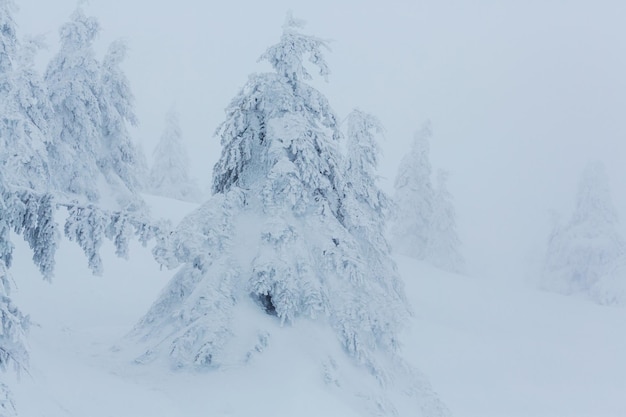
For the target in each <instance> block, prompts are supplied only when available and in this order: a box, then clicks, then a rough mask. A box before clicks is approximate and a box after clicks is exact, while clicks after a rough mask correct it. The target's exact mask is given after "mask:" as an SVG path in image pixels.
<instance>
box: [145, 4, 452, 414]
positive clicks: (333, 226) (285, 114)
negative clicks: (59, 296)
mask: <svg viewBox="0 0 626 417" xmlns="http://www.w3.org/2000/svg"><path fill="white" fill-rule="evenodd" d="M300 26H301V22H299V21H296V20H295V19H293V18H292V17H291V16H289V17H288V19H287V22H286V24H285V26H284V32H283V35H282V37H281V40H280V42H279V43H278V44H276V45H274V46H271V47H270V48H269V49H268V50H267V51H266V52H265V53H264V54H263V55H262V57H261V59H263V60H265V61H267V62H269V63H270V64H271V66H272V67H273V68H274V72H270V73H262V74H253V75H251V76H250V77H249V80H248V82H247V83H246V84H245V85H244V87H243V88H242V89H241V91H240V92H239V94H238V95H237V96H236V97H235V98H234V99H233V100H232V102H231V103H230V105H229V106H228V107H227V109H226V120H225V121H224V122H223V123H222V125H221V126H220V127H219V129H218V131H217V134H218V136H219V137H220V139H221V143H222V146H223V150H222V155H221V158H220V159H219V161H218V162H217V163H216V165H215V167H214V174H213V187H212V189H213V193H214V194H213V196H212V197H211V198H210V199H209V200H208V201H207V202H206V203H205V204H203V205H202V206H201V207H200V208H198V209H197V210H196V211H195V212H193V213H192V214H190V215H189V216H187V217H186V218H185V219H184V220H183V221H182V222H181V224H180V225H179V226H178V228H177V230H176V232H175V233H174V234H173V235H172V236H170V237H169V238H168V239H164V240H163V241H162V243H161V245H160V246H159V247H157V249H156V250H155V255H156V256H157V258H158V259H159V260H160V262H161V263H163V264H164V265H166V266H168V267H177V266H181V265H182V266H181V268H180V269H179V272H177V273H176V275H175V276H174V277H173V279H172V280H171V282H170V283H169V284H168V286H167V287H166V288H165V289H164V291H163V292H162V294H161V295H160V297H159V298H158V300H157V301H156V302H155V303H154V304H153V306H152V307H151V309H150V310H149V311H148V313H147V314H146V315H145V317H144V318H143V319H142V320H141V321H140V322H139V323H138V325H137V327H136V328H135V330H134V332H133V336H134V339H135V340H138V341H140V342H141V343H142V344H143V346H144V348H143V350H142V352H143V353H142V354H141V355H140V356H139V357H138V359H137V361H138V362H141V363H144V362H148V361H155V360H157V361H160V360H165V361H167V362H168V363H169V364H170V365H171V366H173V367H175V368H191V369H211V368H219V367H223V366H224V367H230V366H233V365H235V366H236V365H241V364H244V363H246V362H247V361H250V360H252V359H253V358H254V356H255V355H257V354H260V352H262V351H263V350H265V349H266V348H267V346H268V344H269V345H271V343H272V340H273V336H272V334H273V332H275V331H278V330H277V327H276V323H279V324H282V325H286V327H283V330H284V331H289V328H291V327H296V326H305V325H307V323H321V324H323V325H324V326H325V327H326V328H330V329H332V330H333V332H334V334H335V337H336V339H335V340H336V341H337V342H336V343H337V344H338V346H341V347H342V349H343V351H344V353H345V354H347V356H346V358H348V357H349V358H351V359H350V360H348V363H351V364H352V365H351V366H358V367H362V368H360V369H363V368H364V369H367V370H368V371H369V372H370V376H371V379H372V380H373V381H378V382H376V384H378V385H377V386H378V388H377V390H376V391H374V392H371V391H367V389H366V388H364V387H366V386H370V387H371V385H368V384H367V383H366V382H365V381H361V380H359V381H352V385H357V386H359V388H355V390H354V392H352V394H353V395H355V396H356V397H358V401H357V400H356V397H354V398H355V399H354V400H353V402H354V403H355V404H358V407H360V408H362V409H365V410H368V412H370V413H371V414H377V415H378V414H380V415H383V414H384V415H394V413H395V411H394V407H393V404H392V403H391V402H390V401H389V400H388V398H387V397H386V394H385V389H386V388H385V387H387V388H388V387H390V386H393V385H394V381H397V380H398V379H401V378H400V377H399V376H398V374H399V373H401V372H402V371H400V370H404V369H405V368H404V365H402V361H401V360H400V359H399V357H398V356H397V351H398V339H397V337H398V333H397V332H398V329H399V327H400V325H401V324H402V322H403V321H404V320H405V319H406V317H407V315H408V307H407V303H406V301H405V297H404V293H403V287H402V285H401V283H400V281H399V279H398V276H397V273H396V271H395V268H394V266H393V263H392V262H390V261H389V260H388V258H387V257H386V255H387V253H386V252H385V250H384V248H385V247H386V242H384V240H382V236H379V234H380V233H379V231H380V230H382V227H383V226H382V225H381V224H377V223H376V221H377V220H376V216H374V215H373V212H375V211H376V210H379V209H381V207H382V201H383V200H382V198H381V194H380V192H379V191H378V189H377V188H376V186H375V185H374V184H373V182H372V181H373V178H374V175H373V172H372V170H373V168H374V167H375V160H376V159H375V158H376V156H375V154H376V149H375V146H374V145H373V143H372V141H371V131H372V129H374V130H375V129H376V125H375V124H373V123H371V118H368V117H365V116H364V115H358V116H354V119H352V120H356V119H359V118H360V119H361V120H360V121H358V122H355V123H354V125H355V126H354V128H353V129H351V135H352V137H353V138H354V140H353V141H352V142H353V145H352V146H353V147H361V146H362V149H361V150H359V151H358V155H354V157H353V158H351V162H350V164H352V165H353V167H354V169H355V170H361V172H362V173H367V174H369V178H365V179H363V178H357V174H356V173H355V174H354V175H353V176H350V175H347V174H346V169H345V168H346V162H345V161H344V160H343V159H342V158H341V156H340V153H339V152H338V141H339V139H341V132H340V130H339V126H338V122H337V117H336V115H335V113H334V111H333V110H332V108H331V107H330V104H329V103H328V100H327V99H326V98H325V97H324V96H323V95H322V94H321V93H320V92H319V91H318V90H316V89H314V88H313V87H311V86H310V85H309V84H307V81H308V80H310V79H311V78H312V76H311V74H310V72H309V70H308V68H307V67H306V65H305V62H304V60H305V59H308V60H309V62H310V63H311V64H312V65H313V66H314V67H316V69H317V70H318V71H319V74H320V75H321V76H323V77H326V76H327V75H328V73H329V69H328V67H327V65H326V61H325V59H324V55H323V52H324V50H325V49H326V48H327V45H326V42H325V41H323V40H321V39H319V38H316V37H313V36H308V35H304V34H302V33H301V32H300V31H299V28H300ZM356 142H360V143H359V144H357V143H356ZM348 198H349V199H350V200H351V202H350V204H346V203H347V202H348ZM371 210H373V211H371ZM362 213H363V215H364V216H365V217H367V218H366V219H365V220H364V223H363V224H364V225H365V226H363V224H362V223H361V222H360V216H361V214H362ZM378 221H382V219H381V218H379V219H378ZM368 222H370V223H371V224H370V223H368ZM365 228H368V230H364V229H365ZM369 235H373V236H376V238H377V239H380V241H373V242H366V241H365V240H364V238H365V236H369ZM372 247H374V248H376V249H381V248H383V249H381V250H379V251H378V252H376V253H374V251H371V250H369V249H371V248H372ZM370 257H375V258H376V260H374V261H373V260H372V259H370ZM374 263H376V264H377V265H378V267H377V268H372V267H371V266H372V265H373V264H374ZM318 349H319V350H320V351H326V349H328V351H331V350H332V347H331V346H324V345H322V346H319V348H318ZM330 356H331V355H330V354H329V355H328V356H324V359H325V360H326V361H327V363H326V365H327V366H324V365H322V364H320V378H321V379H324V378H325V379H326V380H327V382H329V383H332V384H334V385H333V386H335V387H339V386H342V387H349V386H352V385H351V384H350V383H346V384H345V385H342V384H343V382H345V381H341V382H340V381H338V380H337V379H338V378H339V379H340V377H339V376H329V375H330V374H333V375H341V374H342V370H341V369H339V370H338V369H337V363H338V362H339V358H332V357H330ZM335 359H337V360H335ZM346 360H347V359H346ZM403 375H405V374H403ZM405 376H406V375H405ZM361 383H362V384H364V385H359V384H361ZM344 389H348V388H344ZM409 392H410V394H408V393H409ZM405 394H407V395H415V396H419V397H421V398H422V400H423V401H422V402H421V404H420V405H421V406H422V409H423V410H425V411H424V414H426V415H442V414H445V413H446V411H445V407H443V406H442V405H441V403H440V402H439V400H438V399H437V398H436V396H435V395H434V394H432V391H430V390H429V388H428V387H427V386H426V385H420V384H418V383H416V382H414V383H412V384H410V388H407V389H406V391H405ZM412 412H414V413H419V411H418V410H417V407H416V409H413V410H412Z"/></svg>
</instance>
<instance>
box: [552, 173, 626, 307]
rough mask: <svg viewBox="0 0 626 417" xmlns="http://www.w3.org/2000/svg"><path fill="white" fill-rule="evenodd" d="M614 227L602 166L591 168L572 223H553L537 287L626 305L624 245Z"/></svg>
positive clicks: (583, 179) (584, 178) (614, 215)
mask: <svg viewBox="0 0 626 417" xmlns="http://www.w3.org/2000/svg"><path fill="white" fill-rule="evenodd" d="M618 225H619V220H618V215H617V212H616V210H615V208H614V207H613V203H612V202H611V193H610V188H609V180H608V176H607V175H606V173H605V170H604V166H603V164H602V163H600V162H593V163H589V164H588V165H587V167H586V168H585V170H584V172H583V173H582V175H581V178H580V182H579V184H578V193H577V196H576V206H575V209H574V212H573V214H572V217H571V219H570V221H569V222H567V223H566V224H559V223H557V224H556V225H555V227H554V229H553V230H552V233H551V235H550V238H549V240H548V249H547V253H546V258H545V263H544V270H543V279H542V282H541V286H542V287H543V288H545V289H549V290H552V291H556V292H560V293H563V294H574V293H583V294H588V295H590V296H591V297H592V298H593V299H595V300H596V301H598V302H600V303H623V302H626V279H624V276H626V275H624V273H625V272H626V259H625V256H626V242H625V241H624V239H623V238H622V236H621V235H620V233H619V230H618Z"/></svg>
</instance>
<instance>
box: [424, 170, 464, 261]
mask: <svg viewBox="0 0 626 417" xmlns="http://www.w3.org/2000/svg"><path fill="white" fill-rule="evenodd" d="M448 176H449V174H448V172H447V171H444V170H438V171H437V186H436V188H435V195H434V198H433V213H432V216H433V217H432V219H431V222H430V234H429V239H428V245H427V249H426V255H425V257H424V259H425V260H427V261H428V262H430V263H431V264H433V265H434V266H436V267H438V268H441V269H444V270H446V271H451V272H461V271H463V266H464V263H465V262H464V260H463V256H461V251H460V246H461V241H460V240H459V236H458V235H457V232H456V214H455V210H454V204H453V202H452V195H451V194H450V192H449V191H448V187H447V181H448Z"/></svg>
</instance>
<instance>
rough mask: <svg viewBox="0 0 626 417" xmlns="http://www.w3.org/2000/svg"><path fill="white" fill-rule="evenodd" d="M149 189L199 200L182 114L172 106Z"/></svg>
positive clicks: (153, 167) (156, 156)
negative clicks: (190, 167)
mask: <svg viewBox="0 0 626 417" xmlns="http://www.w3.org/2000/svg"><path fill="white" fill-rule="evenodd" d="M153 157H154V161H153V163H152V167H151V168H150V174H149V177H148V187H147V190H148V191H149V192H151V193H153V194H156V195H161V196H164V197H169V198H175V199H178V200H183V201H198V200H199V199H200V189H199V188H198V186H197V184H196V182H195V181H194V180H192V179H191V176H190V174H189V157H188V155H187V150H186V148H185V145H184V143H183V136H182V131H181V128H180V122H179V120H178V114H177V113H176V112H175V111H174V110H170V111H169V112H168V114H167V117H166V119H165V130H164V131H163V134H162V135H161V139H160V140H159V143H158V144H157V146H156V148H155V149H154V152H153Z"/></svg>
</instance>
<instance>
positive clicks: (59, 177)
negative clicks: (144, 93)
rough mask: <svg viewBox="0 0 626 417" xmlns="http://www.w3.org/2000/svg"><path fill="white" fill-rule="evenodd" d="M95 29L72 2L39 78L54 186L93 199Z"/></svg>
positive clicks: (97, 140) (97, 137)
mask: <svg viewBox="0 0 626 417" xmlns="http://www.w3.org/2000/svg"><path fill="white" fill-rule="evenodd" d="M99 30H100V25H99V24H98V21H97V20H96V19H95V18H94V17H87V16H85V14H84V12H83V11H82V9H80V8H78V9H77V10H76V11H75V12H74V13H73V14H72V16H71V20H70V21H69V22H67V23H65V24H64V25H63V26H62V27H61V29H60V31H59V35H60V38H61V39H60V40H61V47H60V50H59V52H58V53H57V54H56V56H54V57H53V58H52V60H51V61H50V63H49V64H48V68H47V70H46V73H45V80H46V83H47V86H48V91H49V94H50V101H51V103H52V107H53V109H54V112H55V115H56V116H55V124H54V126H53V127H54V129H53V130H52V132H51V133H52V135H51V137H52V140H51V142H50V143H49V144H48V152H49V158H50V165H51V171H52V177H53V179H54V186H55V188H56V189H58V190H60V191H64V192H68V193H72V194H75V195H82V196H86V197H87V198H88V199H89V200H90V201H96V200H97V199H98V198H99V196H100V192H99V190H98V176H99V169H98V159H99V155H101V154H102V145H103V143H102V140H101V137H102V135H101V129H100V126H101V120H102V114H101V111H100V103H99V98H98V96H99V92H100V74H101V69H100V63H99V62H98V61H97V60H96V57H95V53H94V50H93V41H94V39H95V38H96V35H97V34H98V31H99Z"/></svg>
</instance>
